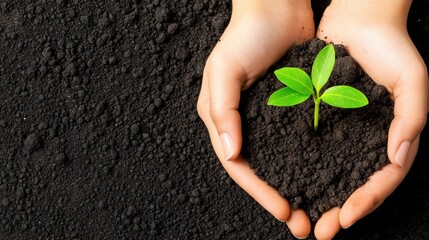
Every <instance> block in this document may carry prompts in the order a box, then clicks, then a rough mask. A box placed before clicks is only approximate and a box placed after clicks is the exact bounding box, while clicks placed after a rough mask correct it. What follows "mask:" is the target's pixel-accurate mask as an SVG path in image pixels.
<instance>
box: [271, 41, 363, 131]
mask: <svg viewBox="0 0 429 240" xmlns="http://www.w3.org/2000/svg"><path fill="white" fill-rule="evenodd" d="M334 64H335V49H334V46H333V45H332V44H328V45H326V46H325V47H324V48H323V49H322V50H321V51H320V52H319V53H318V54H317V56H316V59H315V60H314V63H313V67H312V69H311V78H310V76H308V74H307V73H306V72H305V71H304V70H302V69H299V68H294V67H284V68H281V69H278V70H276V71H274V74H275V75H276V77H277V78H278V80H279V81H280V82H282V83H283V84H285V85H287V86H286V87H284V88H281V89H280V90H277V91H275V92H274V93H273V94H271V96H270V98H269V99H268V105H272V106H278V107H289V106H294V105H297V104H300V103H302V102H304V101H305V100H307V99H308V98H309V97H310V96H313V101H314V104H315V108H314V130H315V131H317V128H318V126H319V108H320V102H321V101H322V100H323V101H324V102H325V103H327V104H329V105H331V106H333V107H340V108H359V107H363V106H365V105H367V104H368V99H367V98H366V96H365V94H363V93H362V92H361V91H359V90H357V89H356V88H353V87H350V86H344V85H338V86H333V87H330V88H328V89H326V90H325V92H324V93H323V94H322V95H320V90H321V89H322V87H323V86H324V85H325V84H326V82H327V81H328V79H329V76H330V75H331V73H332V69H333V68H334ZM313 87H314V88H313Z"/></svg>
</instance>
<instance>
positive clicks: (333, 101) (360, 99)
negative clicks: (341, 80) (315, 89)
mask: <svg viewBox="0 0 429 240" xmlns="http://www.w3.org/2000/svg"><path fill="white" fill-rule="evenodd" d="M320 98H321V99H322V100H323V101H324V102H326V103H327V104H329V105H331V106H334V107H340V108H359V107H363V106H365V105H367V104H368V99H367V98H366V96H365V94H363V93H362V92H361V91H359V90H357V89H356V88H353V87H350V86H342V85H340V86H334V87H330V88H328V89H326V91H325V92H324V93H323V95H322V96H321V97H320Z"/></svg>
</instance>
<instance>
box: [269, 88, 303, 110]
mask: <svg viewBox="0 0 429 240" xmlns="http://www.w3.org/2000/svg"><path fill="white" fill-rule="evenodd" d="M310 96H311V94H302V93H299V92H297V91H295V90H293V89H292V88H289V87H284V88H282V89H280V90H277V91H275V92H274V93H273V94H271V96H270V98H269V99H268V105H272V106H277V107H290V106H294V105H297V104H300V103H302V102H304V101H305V100H307V99H308V98H309V97H310Z"/></svg>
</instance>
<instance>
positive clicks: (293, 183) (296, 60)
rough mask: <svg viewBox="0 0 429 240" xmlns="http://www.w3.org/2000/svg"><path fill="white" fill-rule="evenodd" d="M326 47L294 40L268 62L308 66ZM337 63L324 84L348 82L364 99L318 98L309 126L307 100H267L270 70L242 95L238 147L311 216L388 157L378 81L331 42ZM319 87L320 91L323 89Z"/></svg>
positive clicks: (386, 106)
mask: <svg viewBox="0 0 429 240" xmlns="http://www.w3.org/2000/svg"><path fill="white" fill-rule="evenodd" d="M324 46H325V43H324V42H323V41H322V40H313V41H310V42H307V43H305V44H303V45H301V46H295V47H293V48H291V49H290V50H289V52H288V53H287V55H286V56H285V57H284V59H283V60H281V61H280V62H279V63H278V64H277V65H276V66H275V68H274V69H278V68H281V67H285V66H290V67H300V68H302V69H304V70H305V71H306V72H307V73H310V72H311V67H312V64H313V61H314V59H315V57H316V55H317V53H318V52H319V51H320V50H321V49H322V48H323V47H324ZM335 49H336V55H337V56H336V57H337V60H336V63H335V67H334V70H333V72H332V75H331V77H330V80H329V81H328V83H327V85H326V86H325V87H324V89H327V88H329V87H330V86H335V85H349V86H352V87H355V88H357V89H359V90H361V91H362V92H363V93H365V95H366V96H367V97H368V99H369V102H370V103H369V105H368V106H366V107H364V108H360V109H340V108H334V107H331V106H329V105H327V104H324V103H322V104H321V109H320V126H319V130H318V132H317V133H315V132H314V130H313V111H314V102H313V101H312V100H311V99H309V100H307V101H306V102H304V103H303V104H300V105H297V106H293V107H281V108H279V107H273V106H268V105H267V100H268V98H269V96H270V94H271V93H272V92H274V91H275V90H277V89H280V88H281V87H283V86H284V85H282V84H281V83H280V82H279V81H278V80H277V79H276V78H275V76H274V74H273V70H274V69H271V70H270V71H269V73H268V74H267V75H266V76H265V77H264V78H263V79H261V80H260V81H259V82H258V83H257V84H255V85H254V86H253V88H251V89H250V90H249V91H248V92H247V93H246V94H245V96H244V97H243V100H244V101H242V111H243V112H244V114H242V115H243V116H244V117H243V118H244V119H243V126H244V131H243V132H244V134H243V135H244V137H245V140H244V147H243V149H244V154H245V155H246V157H247V158H248V160H249V164H250V165H251V167H252V168H253V169H255V171H256V173H257V175H258V176H260V177H261V178H262V179H264V180H266V181H267V182H268V183H269V184H270V185H272V186H273V187H274V188H276V189H277V190H278V191H279V192H280V194H281V195H282V196H283V197H285V198H286V199H288V201H289V202H290V203H291V204H292V207H293V208H294V209H296V208H302V209H304V210H305V211H306V212H307V214H309V216H310V219H311V220H312V221H313V222H315V221H317V220H318V219H319V218H320V216H321V214H322V213H323V212H326V211H327V210H329V209H330V208H332V207H335V206H341V205H342V204H343V203H344V202H345V200H346V199H347V198H348V197H349V196H350V195H351V193H353V191H354V190H356V189H357V188H358V187H360V186H361V185H362V184H364V183H365V182H366V181H368V179H369V178H370V176H371V175H372V174H373V173H374V172H375V171H378V170H380V169H381V168H382V167H383V166H385V165H386V164H388V163H389V159H388V157H387V153H386V146H387V133H388V128H389V124H390V122H391V120H392V117H393V115H392V113H393V109H392V103H391V100H390V98H389V96H388V93H387V91H386V90H385V88H384V87H382V86H379V85H376V84H375V83H374V82H373V81H372V80H371V79H370V78H369V77H368V76H367V75H365V74H364V72H363V71H362V70H361V69H360V67H359V66H358V65H357V64H356V62H355V61H354V60H353V59H352V58H351V57H350V56H348V55H347V53H346V51H345V49H344V47H343V46H338V45H336V46H335ZM324 89H322V91H321V93H323V91H324Z"/></svg>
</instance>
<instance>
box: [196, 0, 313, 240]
mask: <svg viewBox="0 0 429 240" xmlns="http://www.w3.org/2000/svg"><path fill="white" fill-rule="evenodd" d="M314 35H315V29H314V22H313V13H312V10H311V2H310V0H236V1H233V13H232V17H231V21H230V23H229V25H228V27H227V28H226V30H225V32H224V33H223V35H222V37H221V39H220V40H219V42H218V43H217V45H216V46H215V48H214V49H213V51H212V53H211V54H210V56H209V58H208V60H207V62H206V66H205V69H204V73H203V82H202V86H201V92H200V95H199V99H198V104H197V105H198V106H197V108H198V113H199V115H200V117H201V119H202V120H203V121H204V123H205V125H206V127H207V129H208V131H209V134H210V138H211V142H212V145H213V148H214V150H215V152H216V154H217V156H218V158H219V160H220V161H221V163H222V165H223V167H224V168H225V170H226V171H227V172H228V174H229V175H230V177H231V178H232V179H233V180H234V181H235V182H236V183H237V184H238V185H239V186H240V187H241V188H243V189H244V190H245V191H246V192H247V193H248V194H250V195H251V196H252V197H253V198H254V199H255V200H256V201H257V202H258V203H259V204H261V206H262V207H264V208H265V209H266V210H267V211H269V212H270V213H271V214H272V215H273V216H274V217H276V218H277V219H278V220H280V221H282V222H286V223H287V225H288V227H289V228H290V230H291V232H292V234H294V235H295V236H296V237H298V238H302V237H306V236H307V235H308V234H309V233H310V230H311V225H310V221H309V219H308V217H307V215H306V214H305V213H304V211H302V210H296V211H291V209H290V206H289V204H288V202H287V201H286V200H285V199H284V198H282V197H281V196H280V194H279V193H278V192H277V190H275V189H274V188H272V187H271V186H269V185H268V184H267V183H266V182H264V181H262V180H260V179H259V178H258V177H257V176H256V175H255V173H254V171H253V170H252V169H251V168H250V167H249V165H248V163H247V161H246V160H245V159H243V158H242V157H241V154H240V152H241V145H242V132H241V119H240V114H239V112H238V107H239V102H240V94H241V91H243V90H245V89H247V88H248V87H249V86H250V85H251V84H253V82H255V80H256V79H257V78H258V77H259V76H261V75H262V74H264V73H265V71H266V70H267V69H268V68H269V67H270V66H271V65H273V64H274V63H275V62H276V61H277V60H279V59H280V57H281V56H283V55H284V54H285V52H286V51H287V50H288V48H289V47H290V46H292V44H300V43H303V42H304V41H306V40H309V39H312V38H314Z"/></svg>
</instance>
